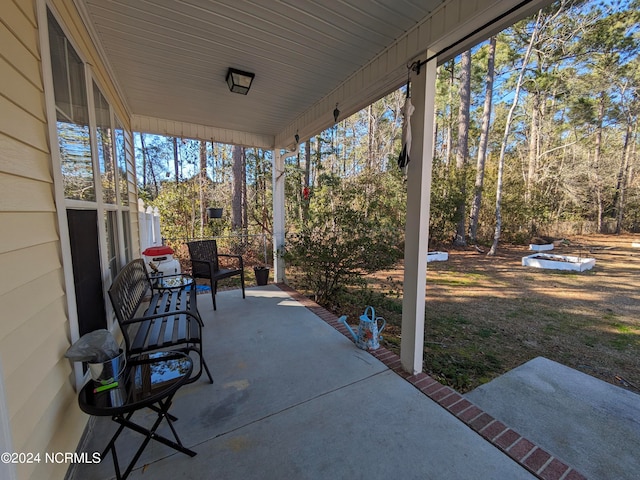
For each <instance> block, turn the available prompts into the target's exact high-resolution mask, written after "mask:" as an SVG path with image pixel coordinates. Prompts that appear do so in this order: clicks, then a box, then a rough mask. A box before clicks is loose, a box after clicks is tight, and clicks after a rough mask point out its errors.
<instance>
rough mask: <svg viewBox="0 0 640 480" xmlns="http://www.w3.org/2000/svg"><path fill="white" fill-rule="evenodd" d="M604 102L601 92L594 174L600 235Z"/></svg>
mask: <svg viewBox="0 0 640 480" xmlns="http://www.w3.org/2000/svg"><path fill="white" fill-rule="evenodd" d="M604 102H605V94H604V92H600V95H599V98H598V124H597V127H596V132H595V134H596V138H595V149H594V152H593V163H594V168H593V174H594V177H595V178H594V189H595V194H596V206H597V209H598V214H597V215H598V218H597V219H596V229H597V232H598V233H602V217H603V205H602V179H601V178H600V153H601V152H602V125H603V123H604Z"/></svg>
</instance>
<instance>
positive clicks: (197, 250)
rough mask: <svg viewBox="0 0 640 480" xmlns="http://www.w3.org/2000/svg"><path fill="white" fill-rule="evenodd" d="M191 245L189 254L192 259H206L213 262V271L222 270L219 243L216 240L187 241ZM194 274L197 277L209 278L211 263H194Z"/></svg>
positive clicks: (188, 245)
mask: <svg viewBox="0 0 640 480" xmlns="http://www.w3.org/2000/svg"><path fill="white" fill-rule="evenodd" d="M187 247H189V256H190V257H191V260H204V261H205V262H211V265H212V267H213V273H216V272H217V271H218V270H220V265H219V263H218V244H217V243H216V241H215V240H197V241H195V242H187ZM192 267H193V270H192V275H193V276H194V277H195V278H209V277H210V276H211V271H210V270H209V265H204V264H202V263H198V262H195V263H192Z"/></svg>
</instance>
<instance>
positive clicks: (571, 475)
mask: <svg viewBox="0 0 640 480" xmlns="http://www.w3.org/2000/svg"><path fill="white" fill-rule="evenodd" d="M275 285H276V286H277V287H278V288H280V289H281V290H282V291H284V292H286V293H287V294H288V295H290V296H291V297H292V298H293V299H295V300H296V301H297V302H299V303H301V304H302V305H303V306H304V307H306V308H307V309H308V310H310V311H311V312H313V313H314V314H315V315H317V316H318V317H320V318H321V319H322V320H324V321H325V322H326V323H327V324H329V325H330V326H332V327H333V328H334V329H336V330H337V331H338V332H340V333H342V334H343V335H344V336H345V337H346V338H348V339H349V340H351V341H353V338H352V337H351V334H350V333H349V331H348V330H347V328H346V327H345V326H344V324H342V323H340V322H338V317H337V315H334V314H333V313H331V312H330V311H329V310H327V309H326V308H324V307H322V306H320V305H318V304H317V303H316V302H314V301H313V300H311V299H310V298H308V297H306V296H304V295H303V294H301V293H300V292H298V291H297V290H295V289H293V288H291V287H290V286H289V285H287V284H284V283H276V284H275ZM368 353H369V354H370V355H372V356H373V357H375V358H377V359H378V360H379V361H381V362H382V363H384V364H385V365H386V366H387V367H388V368H389V369H390V370H392V371H393V372H395V373H396V374H397V375H399V376H400V377H402V378H404V379H405V380H406V381H407V382H409V383H410V384H411V385H413V386H414V387H415V388H417V389H418V390H419V391H420V392H422V393H423V394H424V395H426V396H427V397H429V398H430V399H432V400H433V401H435V402H436V403H438V404H439V405H440V406H441V407H442V408H444V409H445V410H447V411H448V412H449V413H451V414H452V415H454V416H455V417H456V418H458V419H459V420H460V421H462V422H463V423H465V424H466V425H467V426H469V427H470V428H471V429H472V430H474V431H475V432H476V433H478V434H479V435H480V436H482V437H483V438H484V439H485V440H486V441H488V442H489V443H491V444H492V445H494V446H495V447H497V448H498V449H500V450H501V451H503V452H504V453H506V454H507V455H509V457H511V458H512V459H513V460H514V461H515V462H517V463H518V464H520V465H521V466H522V467H524V468H525V469H527V470H528V471H529V472H531V473H532V474H533V475H535V476H536V477H538V478H540V479H542V480H586V479H587V477H585V476H584V475H582V474H581V473H580V472H578V471H577V470H576V469H574V468H573V467H570V466H569V465H567V464H566V463H564V462H563V461H562V460H560V459H558V458H557V457H555V456H553V455H552V454H551V453H549V452H547V451H546V450H544V449H543V448H541V447H539V446H537V445H536V444H535V443H533V442H531V441H530V440H528V439H527V438H525V437H523V436H522V435H520V434H519V433H518V432H517V431H515V430H513V429H511V428H509V426H507V425H505V424H504V423H502V422H501V421H499V420H497V419H495V418H494V417H492V416H491V415H489V414H488V413H486V412H484V411H483V410H482V409H481V408H479V407H478V406H476V405H474V404H473V403H472V402H470V401H469V400H468V399H466V398H465V397H464V396H463V395H461V394H459V393H458V392H456V391H455V390H453V389H452V388H450V387H447V386H445V385H442V384H441V383H440V382H438V381H437V380H435V379H433V378H432V377H431V376H429V375H427V374H426V373H424V372H420V373H417V374H415V375H410V374H409V373H408V372H406V371H404V370H403V369H402V364H401V362H400V357H399V356H398V355H397V354H395V353H393V352H392V351H390V350H388V349H386V348H385V347H380V348H378V349H377V350H373V351H369V352H368Z"/></svg>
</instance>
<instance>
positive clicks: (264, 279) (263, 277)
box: [253, 267, 269, 285]
mask: <svg viewBox="0 0 640 480" xmlns="http://www.w3.org/2000/svg"><path fill="white" fill-rule="evenodd" d="M253 272H254V273H255V274H256V283H257V284H258V285H266V284H267V283H269V269H268V268H267V267H254V268H253Z"/></svg>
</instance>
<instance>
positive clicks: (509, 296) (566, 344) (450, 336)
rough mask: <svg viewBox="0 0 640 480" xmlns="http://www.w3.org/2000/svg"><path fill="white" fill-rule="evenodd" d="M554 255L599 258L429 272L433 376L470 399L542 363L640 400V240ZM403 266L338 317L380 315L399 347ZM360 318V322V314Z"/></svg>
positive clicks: (464, 255)
mask: <svg viewBox="0 0 640 480" xmlns="http://www.w3.org/2000/svg"><path fill="white" fill-rule="evenodd" d="M567 240H568V241H567V242H565V243H564V244H563V245H561V246H556V247H555V249H554V250H553V251H550V252H547V253H551V254H560V255H571V256H579V257H591V258H595V259H596V265H595V267H594V268H593V269H592V270H590V271H586V272H582V273H579V272H564V271H552V270H543V269H538V268H533V267H523V266H522V265H521V261H522V257H523V256H525V255H529V254H532V253H534V252H530V251H529V250H528V246H508V245H502V246H501V248H500V249H499V252H498V255H497V256H495V257H488V256H487V255H486V254H482V253H479V252H477V251H476V250H475V249H474V248H468V249H461V250H455V249H450V250H449V260H448V261H446V262H430V263H429V264H428V269H427V291H426V299H427V313H426V327H425V331H426V332H425V362H424V368H425V371H426V372H428V373H430V374H431V375H433V376H434V377H437V378H438V379H439V380H440V381H442V382H443V383H446V384H448V385H451V386H452V387H454V388H456V389H457V390H458V391H461V392H465V391H468V390H471V389H473V388H475V387H477V386H478V385H480V384H482V383H485V382H487V381H489V380H491V379H492V378H495V377H496V376H498V375H500V374H502V373H504V372H507V371H509V370H511V369H513V368H515V367H517V366H518V365H521V364H523V363H525V362H527V361H528V360H530V359H532V358H535V357H537V356H544V357H547V358H549V359H551V360H555V361H557V362H560V363H562V364H564V365H567V366H569V367H572V368H575V369H578V370H580V371H583V372H585V373H587V374H590V375H593V376H595V377H598V378H600V379H602V380H605V381H607V382H610V383H613V384H616V385H619V386H622V387H625V388H628V389H629V390H632V391H636V392H640V248H632V242H640V236H631V235H620V236H613V235H611V236H609V235H606V236H605V235H596V236H589V237H572V238H568V239H567ZM402 279H403V271H402V265H399V266H398V268H397V269H394V270H389V271H383V272H378V273H377V274H375V275H372V276H369V277H368V287H367V288H366V289H364V292H365V293H363V290H362V289H359V292H357V290H358V289H354V290H352V291H351V293H352V294H353V295H354V296H356V297H358V298H359V299H360V300H359V301H353V300H351V305H350V307H351V309H352V311H346V310H348V307H346V306H345V305H346V304H345V303H343V307H342V308H340V307H339V306H337V307H338V309H339V311H336V313H339V314H344V313H349V319H350V321H353V322H354V323H355V322H357V318H358V315H359V314H360V313H362V310H363V309H364V306H366V305H368V304H372V305H375V306H376V311H377V313H378V315H382V316H384V317H385V318H386V319H387V321H388V322H389V326H388V328H387V329H385V332H383V335H384V337H385V341H384V343H385V346H386V347H387V348H390V349H392V350H394V351H398V348H399V344H400V334H401V332H400V324H401V315H402V314H401V297H402ZM358 312H359V313H358Z"/></svg>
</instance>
